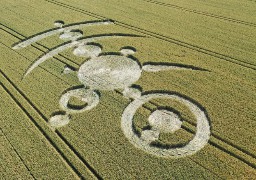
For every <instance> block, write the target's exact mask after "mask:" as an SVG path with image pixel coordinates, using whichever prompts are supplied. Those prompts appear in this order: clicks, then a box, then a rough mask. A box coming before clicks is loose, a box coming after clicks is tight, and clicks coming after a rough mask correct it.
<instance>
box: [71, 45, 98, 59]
mask: <svg viewBox="0 0 256 180" xmlns="http://www.w3.org/2000/svg"><path fill="white" fill-rule="evenodd" d="M100 53H101V48H100V47H99V46H95V45H79V46H78V47H77V48H75V49H74V51H73V54H74V55H75V56H78V57H96V56H98V55H99V54H100Z"/></svg>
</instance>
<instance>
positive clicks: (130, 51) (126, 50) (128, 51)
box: [120, 47, 136, 56]
mask: <svg viewBox="0 0 256 180" xmlns="http://www.w3.org/2000/svg"><path fill="white" fill-rule="evenodd" d="M120 52H121V54H123V55H124V56H129V55H132V54H134V53H135V52H136V49H135V48H133V47H123V48H121V50H120Z"/></svg>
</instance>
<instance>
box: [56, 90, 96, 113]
mask: <svg viewBox="0 0 256 180" xmlns="http://www.w3.org/2000/svg"><path fill="white" fill-rule="evenodd" d="M71 97H76V98H78V99H80V100H81V101H84V102H86V103H87V105H86V106H85V107H82V108H79V109H77V108H71V107H70V106H69V105H68V103H69V100H70V98H71ZM98 103H99V95H98V94H97V93H96V92H94V91H92V90H90V89H85V88H80V89H74V90H70V91H68V92H67V93H65V94H63V95H62V96H61V98H60V101H59V104H60V107H61V109H63V110H65V111H67V113H70V114H71V113H81V112H84V111H88V110H90V109H92V108H94V107H95V106H97V104H98Z"/></svg>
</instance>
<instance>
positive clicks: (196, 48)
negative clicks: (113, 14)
mask: <svg viewBox="0 0 256 180" xmlns="http://www.w3.org/2000/svg"><path fill="white" fill-rule="evenodd" d="M45 1H47V2H49V3H52V4H55V5H58V6H62V7H65V8H67V9H71V10H74V11H77V12H80V13H83V14H86V15H88V16H91V17H94V18H97V19H100V20H102V19H109V18H108V17H105V16H102V15H98V14H96V13H92V12H89V11H87V10H84V9H81V8H77V7H74V6H71V5H68V4H65V3H62V2H59V1H56V0H45ZM115 24H116V25H118V26H121V27H124V28H127V29H131V30H134V31H137V32H140V33H143V34H145V35H147V36H150V37H155V38H157V39H161V40H163V41H166V42H169V43H172V44H176V45H179V46H182V47H185V48H188V49H191V50H193V51H197V52H200V53H203V54H206V55H209V56H212V57H216V58H218V59H221V60H225V61H228V62H230V63H233V64H237V65H240V66H243V67H246V68H249V69H253V70H256V64H253V63H249V62H246V61H244V60H240V59H237V58H235V57H231V56H228V55H225V54H221V53H218V52H215V51H212V50H209V49H206V48H203V47H200V46H197V45H193V44H190V43H187V42H184V41H181V40H178V39H175V38H172V37H169V36H165V35H162V34H159V33H155V32H152V31H149V30H146V29H142V28H139V27H136V26H133V25H130V24H127V23H124V22H121V21H116V20H115Z"/></svg>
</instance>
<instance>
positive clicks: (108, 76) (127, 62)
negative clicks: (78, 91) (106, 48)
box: [78, 55, 141, 90]
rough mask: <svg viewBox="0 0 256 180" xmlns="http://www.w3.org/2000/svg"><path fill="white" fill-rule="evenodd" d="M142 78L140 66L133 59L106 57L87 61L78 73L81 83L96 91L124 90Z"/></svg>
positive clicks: (117, 56)
mask: <svg viewBox="0 0 256 180" xmlns="http://www.w3.org/2000/svg"><path fill="white" fill-rule="evenodd" d="M140 76H141V68H140V66H139V64H138V63H137V62H136V61H134V60H133V59H131V58H128V57H125V56H119V55H104V56H100V57H95V58H92V59H90V60H89V61H86V62H85V63H84V64H82V66H81V67H80V69H79V71H78V78H79V81H80V82H82V83H83V84H84V85H85V86H89V87H90V88H91V89H96V90H114V89H124V88H125V87H128V86H130V85H132V84H133V83H134V82H136V81H137V80H138V79H139V78H140Z"/></svg>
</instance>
